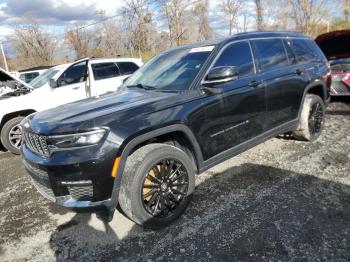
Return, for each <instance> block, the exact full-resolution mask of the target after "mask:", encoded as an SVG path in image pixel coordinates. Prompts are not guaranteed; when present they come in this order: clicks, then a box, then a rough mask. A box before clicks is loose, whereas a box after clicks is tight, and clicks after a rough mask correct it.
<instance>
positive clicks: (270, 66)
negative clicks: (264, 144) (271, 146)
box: [251, 38, 305, 130]
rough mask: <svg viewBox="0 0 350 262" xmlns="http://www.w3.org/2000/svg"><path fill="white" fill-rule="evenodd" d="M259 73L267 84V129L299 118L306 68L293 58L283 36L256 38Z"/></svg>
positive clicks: (255, 45)
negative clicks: (296, 62)
mask: <svg viewBox="0 0 350 262" xmlns="http://www.w3.org/2000/svg"><path fill="white" fill-rule="evenodd" d="M251 42H252V46H253V50H254V55H255V57H256V60H257V67H258V72H260V73H261V75H262V78H263V81H264V82H265V84H266V101H267V107H266V122H265V128H266V129H267V130H269V129H272V128H274V127H276V126H279V125H281V124H283V123H286V122H288V121H290V120H293V119H295V118H297V111H298V110H297V109H298V108H299V105H298V101H299V100H300V95H301V93H302V92H303V90H304V86H305V79H304V78H305V77H304V73H305V72H304V71H303V68H298V67H297V66H296V65H295V61H293V57H291V58H288V56H287V50H286V49H287V47H285V45H284V43H283V40H282V39H280V38H273V39H258V40H253V41H251Z"/></svg>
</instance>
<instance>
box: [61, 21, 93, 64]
mask: <svg viewBox="0 0 350 262" xmlns="http://www.w3.org/2000/svg"><path fill="white" fill-rule="evenodd" d="M95 39H96V38H95V34H94V33H93V32H92V31H89V30H88V29H87V27H86V25H85V24H75V25H74V27H73V28H71V29H66V32H65V41H66V43H67V44H68V46H69V47H70V48H71V49H72V50H73V51H74V52H75V58H76V59H81V58H84V57H88V56H91V55H92V53H93V49H95V48H96V47H97V46H98V45H97V44H96V43H94V40H95Z"/></svg>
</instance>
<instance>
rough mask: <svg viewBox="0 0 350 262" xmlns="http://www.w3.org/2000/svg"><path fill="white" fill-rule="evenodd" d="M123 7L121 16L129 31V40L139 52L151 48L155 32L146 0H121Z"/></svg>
mask: <svg viewBox="0 0 350 262" xmlns="http://www.w3.org/2000/svg"><path fill="white" fill-rule="evenodd" d="M123 2H124V3H125V7H124V8H123V10H122V14H123V17H125V20H126V21H125V22H126V24H127V27H126V28H125V29H126V30H127V31H129V32H130V33H129V41H130V43H131V45H132V47H133V48H134V49H135V50H137V51H138V52H139V53H141V52H145V51H148V50H150V49H151V44H152V39H151V38H152V37H153V36H154V34H155V33H156V30H155V26H154V24H153V21H152V17H153V13H152V12H151V9H150V8H149V1H148V0H123Z"/></svg>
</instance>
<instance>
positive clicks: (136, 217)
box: [119, 144, 195, 228]
mask: <svg viewBox="0 0 350 262" xmlns="http://www.w3.org/2000/svg"><path fill="white" fill-rule="evenodd" d="M122 175H123V177H122V184H121V189H120V193H119V204H120V206H121V208H122V210H123V211H124V213H125V214H126V215H127V216H128V217H129V218H130V219H131V220H133V221H134V222H136V223H138V224H140V225H143V226H145V227H149V228H159V227H163V226H166V225H168V224H170V223H171V222H173V221H174V220H175V219H177V218H178V217H179V216H180V215H181V214H182V213H183V212H184V211H185V209H186V207H187V205H188V203H189V202H190V198H191V194H192V192H193V190H194V186H195V175H194V170H193V163H192V162H191V158H190V157H189V156H188V155H187V154H186V153H185V152H183V151H182V150H181V149H179V148H177V147H175V146H172V145H167V144H149V145H146V146H143V147H141V148H139V149H137V150H136V151H135V152H134V153H132V155H130V156H129V157H128V159H127V161H126V166H125V169H124V173H123V174H122Z"/></svg>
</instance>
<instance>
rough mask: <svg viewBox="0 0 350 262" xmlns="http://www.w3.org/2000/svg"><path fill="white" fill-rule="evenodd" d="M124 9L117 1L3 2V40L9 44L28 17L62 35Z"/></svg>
mask: <svg viewBox="0 0 350 262" xmlns="http://www.w3.org/2000/svg"><path fill="white" fill-rule="evenodd" d="M121 6H122V2H121V1H118V0H0V37H1V39H3V40H6V38H7V37H8V35H9V34H11V33H12V28H13V26H14V25H15V24H16V23H18V22H22V21H23V19H25V18H26V17H34V18H36V19H37V20H38V21H39V23H41V24H42V25H44V26H45V27H47V28H48V29H49V30H51V31H60V30H63V28H64V26H67V25H68V24H71V23H74V22H76V21H81V22H89V21H91V20H93V19H95V18H96V16H95V12H96V11H100V10H104V11H105V12H106V15H107V16H111V15H115V14H116V12H117V10H118V8H120V7H121Z"/></svg>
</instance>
